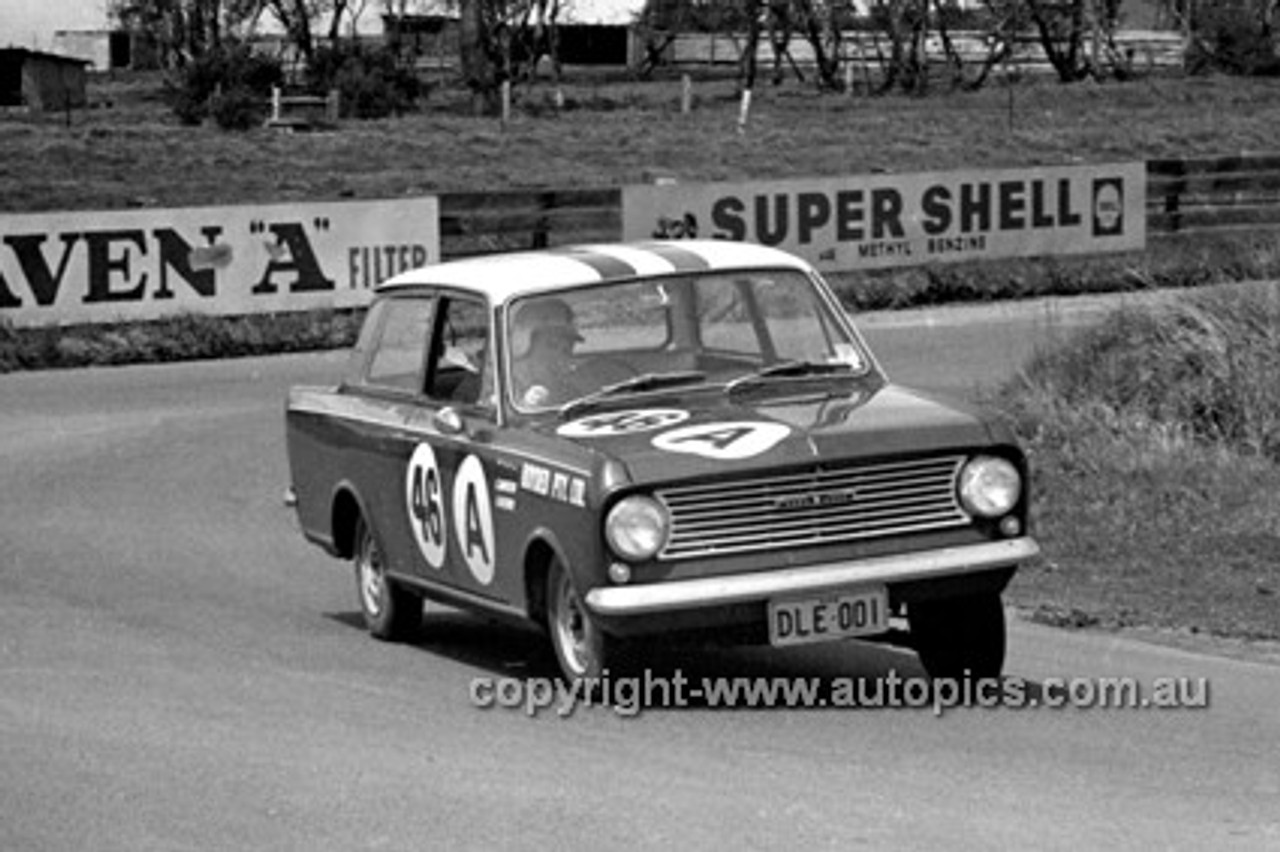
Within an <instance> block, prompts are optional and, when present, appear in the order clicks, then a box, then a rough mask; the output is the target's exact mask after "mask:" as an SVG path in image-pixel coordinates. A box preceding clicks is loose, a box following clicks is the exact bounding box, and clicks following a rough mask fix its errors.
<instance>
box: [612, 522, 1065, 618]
mask: <svg viewBox="0 0 1280 852" xmlns="http://www.w3.org/2000/svg"><path fill="white" fill-rule="evenodd" d="M1039 552H1040V545H1038V544H1037V543H1036V541H1035V539H1033V538H1031V537H1030V536H1025V537H1023V538H1014V539H1008V540H1007V541H996V542H989V543H986V544H971V545H964V546H962V547H947V548H942V549H938V550H925V551H921V552H919V553H903V554H895V555H892V556H876V557H871V558H867V559H859V560H857V561H856V562H826V563H820V564H818V565H805V566H804V567H801V568H783V569H781V570H778V571H758V572H754V573H751V574H733V575H730V576H727V577H707V578H705V579H700V580H678V581H675V582H670V583H649V584H645V585H638V586H609V587H601V588H596V589H592V590H591V591H589V592H587V606H588V607H590V609H591V611H592V612H595V613H597V614H598V615H602V616H628V615H643V614H645V613H654V612H671V611H675V610H686V609H698V608H702V607H713V606H720V605H727V604H739V603H750V602H752V601H762V600H767V599H768V598H772V597H775V596H777V595H793V594H805V593H814V592H826V591H831V590H834V589H841V588H848V587H850V586H858V585H866V584H868V583H903V582H912V581H920V580H930V579H942V578H944V577H956V576H963V575H965V574H974V573H977V572H980V571H988V570H991V569H993V568H1001V567H1006V566H1009V565H1013V564H1016V563H1018V562H1021V561H1023V560H1025V559H1030V558H1031V557H1033V556H1035V555H1036V554H1038V553H1039Z"/></svg>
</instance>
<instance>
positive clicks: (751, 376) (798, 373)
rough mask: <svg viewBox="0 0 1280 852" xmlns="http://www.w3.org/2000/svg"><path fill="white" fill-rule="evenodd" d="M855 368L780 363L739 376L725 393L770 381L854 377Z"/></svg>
mask: <svg viewBox="0 0 1280 852" xmlns="http://www.w3.org/2000/svg"><path fill="white" fill-rule="evenodd" d="M852 374H853V367H851V366H849V365H848V364H846V363H844V362H843V361H802V360H794V361H780V362H779V363H777V364H770V365H768V366H767V367H761V368H760V369H759V370H756V371H755V372H754V373H747V374H746V375H745V376H739V377H738V378H736V379H734V380H733V381H731V382H729V383H728V384H726V385H725V386H724V390H725V393H728V394H732V393H733V392H734V391H736V390H738V389H739V388H742V387H746V386H748V385H754V384H757V383H759V382H762V381H766V380H768V379H794V378H806V377H810V376H834V375H852Z"/></svg>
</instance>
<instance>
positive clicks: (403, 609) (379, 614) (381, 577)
mask: <svg viewBox="0 0 1280 852" xmlns="http://www.w3.org/2000/svg"><path fill="white" fill-rule="evenodd" d="M352 563H353V564H354V566H355V574H356V597H358V598H359V600H360V612H361V614H362V615H363V616H364V623H365V627H367V628H368V630H369V632H370V633H371V634H373V636H375V637H377V638H378V639H385V640H388V641H399V640H403V639H407V638H409V637H411V636H413V635H414V634H416V633H417V632H418V629H419V628H420V627H421V625H422V597H421V596H420V595H418V594H416V593H415V592H413V591H410V590H409V589H406V588H405V587H403V586H401V585H399V584H398V583H396V582H395V581H394V580H392V579H391V578H389V577H388V576H387V571H386V560H385V558H384V556H383V550H382V544H381V542H380V541H379V540H378V536H377V533H375V532H374V531H373V527H371V526H370V525H369V524H368V523H367V522H366V521H365V520H364V518H361V519H360V520H359V521H357V522H356V540H355V555H354V556H353V557H352Z"/></svg>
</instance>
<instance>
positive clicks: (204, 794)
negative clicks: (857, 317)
mask: <svg viewBox="0 0 1280 852" xmlns="http://www.w3.org/2000/svg"><path fill="white" fill-rule="evenodd" d="M1093 315H1094V314H1093V313H1091V312H1090V311H1083V312H1082V311H1079V310H1077V309H1075V308H1071V309H1069V310H1063V309H1062V308H1061V307H1060V306H1054V307H1047V308H1046V307H1043V306H1038V307H1032V308H1027V307H1021V308H1018V309H1008V310H1006V309H1001V308H997V309H987V310H985V311H971V310H964V309H959V310H953V311H943V312H922V313H912V314H909V315H887V316H870V317H867V318H866V322H865V328H866V330H867V333H868V336H869V337H870V339H871V340H872V343H873V345H875V346H876V348H877V351H878V352H879V354H880V355H881V357H882V360H883V361H884V362H885V363H886V365H887V366H888V367H889V368H890V370H891V371H892V372H893V373H894V375H895V377H897V378H899V379H902V380H910V381H914V382H917V383H919V384H923V385H925V386H927V387H930V388H932V389H935V390H949V391H956V392H961V393H967V392H970V391H971V390H972V389H973V388H974V387H975V386H976V385H977V384H978V383H981V382H983V381H990V380H991V379H992V378H994V377H997V376H1001V375H1007V374H1008V373H1009V371H1010V370H1012V369H1013V368H1014V366H1015V365H1016V363H1017V361H1018V359H1020V358H1022V357H1023V356H1025V355H1026V354H1027V353H1028V352H1029V351H1031V350H1032V349H1033V348H1034V346H1035V345H1037V343H1038V342H1039V341H1043V340H1045V339H1046V338H1047V337H1049V336H1052V335H1054V334H1058V333H1065V331H1066V330H1067V329H1069V327H1070V326H1072V325H1074V324H1076V323H1078V322H1081V321H1087V320H1088V319H1089V317H1091V316H1093ZM340 364H341V355H339V354H335V353H329V354H319V355H307V356H286V357H278V358H268V359H253V360H245V361H234V362H226V363H202V364H185V365H169V366H148V367H131V368H117V369H103V370H83V371H68V372H58V373H37V374H15V375H8V376H0V483H2V485H3V487H2V489H0V850H14V852H25V850H129V852H142V850H165V851H166V852H171V850H183V849H198V850H206V849H215V850H224V849H225V850H247V849H253V850H257V849H279V850H295V849H296V850H328V849H333V850H361V849H395V850H399V849H453V848H486V849H487V848H543V849H546V848H567V849H597V848H600V849H608V848H635V847H664V848H674V847H678V848H690V849H692V848H734V849H738V848H786V849H799V848H841V849H849V848H866V849H930V850H931V849H939V848H949V849H984V850H985V849H1020V850H1022V849H1072V850H1078V849H1090V848H1098V849H1117V848H1118V849H1143V850H1146V849H1153V848H1169V849H1197V850H1199V849H1259V850H1262V849H1277V848H1280V749H1278V748H1277V745H1276V744H1277V743H1280V711H1277V708H1280V667H1275V666H1269V665H1264V664H1257V663H1249V662H1242V661H1237V660H1232V659H1226V658H1222V657H1217V656H1212V655H1205V654H1199V653H1188V652H1185V651H1179V650H1173V649H1170V648H1167V647H1161V646H1156V645H1150V644H1144V643H1143V642H1140V641H1135V640H1133V639H1128V638H1119V637H1115V636H1109V635H1100V634H1087V633H1067V632H1060V631H1056V630H1052V629H1048V628H1042V627H1038V626H1035V625H1030V624H1025V623H1018V622H1015V623H1014V624H1013V626H1012V633H1011V638H1010V659H1009V666H1008V668H1009V672H1010V673H1011V674H1015V675H1018V676H1020V677H1023V678H1027V679H1029V681H1030V682H1031V684H1032V692H1031V695H1032V697H1038V698H1039V699H1041V700H1043V699H1044V698H1045V697H1047V696H1048V695H1050V693H1049V692H1043V693H1042V692H1041V691H1040V686H1042V685H1044V684H1046V683H1047V682H1048V680H1047V679H1051V678H1077V677H1078V678H1103V677H1130V678H1135V679H1136V682H1137V683H1138V684H1139V685H1142V686H1143V687H1144V688H1146V687H1150V686H1153V685H1154V684H1155V683H1156V682H1157V679H1158V678H1164V677H1182V678H1189V679H1191V680H1192V682H1193V683H1199V682H1200V679H1202V678H1203V679H1205V680H1204V685H1205V686H1206V688H1207V689H1208V693H1207V698H1208V701H1207V703H1208V706H1207V707H1202V708H1199V709H1178V710H1167V709H1164V710H1158V709H1151V708H1148V709H1130V710H1115V709H1110V710H1108V709H1100V708H1097V707H1094V708H1092V709H1083V708H1065V709H1046V708H1044V707H1039V708H1036V709H1020V710H1019V709H1011V708H1002V709H981V708H972V709H951V710H949V711H947V712H944V713H941V714H936V713H934V712H933V711H932V710H931V709H929V708H921V709H898V710H888V709H869V708H853V709H851V708H837V707H832V706H830V702H829V703H828V706H826V707H812V708H807V709H806V708H787V707H776V708H757V709H738V710H726V709H715V708H710V707H708V706H706V702H705V701H704V702H697V701H694V702H692V703H691V705H690V706H685V707H670V708H664V709H648V710H646V711H645V712H641V713H638V714H635V715H625V708H624V707H622V706H616V707H600V706H594V707H579V708H577V709H576V711H575V712H573V713H572V714H570V715H568V716H564V717H562V716H559V715H557V713H556V712H555V711H554V709H548V710H545V711H543V712H542V713H540V714H539V715H537V716H535V717H530V716H529V715H526V714H525V713H524V712H523V711H521V710H518V709H504V708H500V707H499V708H492V709H477V708H476V707H474V706H473V704H472V702H471V698H470V695H471V690H472V686H473V683H474V682H475V681H476V679H477V678H489V679H493V678H498V677H513V678H524V677H535V676H543V675H546V674H548V673H549V672H550V671H551V663H550V660H549V657H548V655H547V653H546V652H545V650H544V649H543V646H542V644H541V642H540V641H539V638H538V637H537V636H536V635H534V634H531V633H525V632H521V631H517V630H512V629H508V628H499V627H494V626H491V625H488V624H485V623H484V622H481V621H479V620H476V619H473V618H471V617H469V616H465V615H461V614H458V613H454V612H452V611H449V610H444V609H437V608H431V609H429V612H428V628H427V632H426V634H425V635H424V637H423V639H422V640H421V641H420V642H419V643H416V644H413V645H407V646H395V645H386V644H382V643H378V642H375V641H373V640H372V639H369V638H368V637H366V636H365V635H364V634H363V633H362V631H361V630H360V629H359V628H358V627H357V622H358V616H357V613H356V610H355V601H354V588H353V583H352V580H351V578H350V574H349V571H348V570H347V569H346V567H345V566H344V565H341V564H340V563H338V562H335V561H333V560H330V559H329V558H328V557H326V556H325V555H324V554H322V553H321V552H320V551H319V550H317V549H315V548H313V547H311V546H310V545H307V544H305V543H304V542H303V541H302V539H301V536H300V535H299V534H298V532H297V529H296V527H295V524H294V522H293V518H292V515H291V514H290V513H289V512H288V511H286V510H285V509H284V508H283V507H282V505H281V494H282V491H283V488H284V486H285V484H286V465H285V458H284V452H283V446H282V444H283V436H282V416H281V415H282V409H283V397H284V392H285V389H286V387H287V386H288V385H289V384H291V383H294V382H315V381H325V380H327V379H328V378H330V377H331V376H333V375H334V374H335V373H336V371H337V369H338V367H339V365H340ZM656 662H657V663H658V664H659V665H660V667H661V668H660V670H661V671H665V672H667V673H668V674H674V671H675V670H677V669H678V670H679V671H680V673H681V674H682V675H684V676H686V677H688V678H691V679H693V678H697V677H700V676H701V675H709V674H716V675H731V676H743V677H788V678H797V677H822V678H824V681H823V682H824V683H829V684H834V683H837V682H847V683H852V684H858V685H860V686H861V687H862V688H864V690H870V691H874V685H875V684H877V683H881V684H883V683H884V681H885V679H886V678H888V677H889V675H890V672H896V673H897V675H898V676H901V677H909V676H916V675H919V674H921V671H920V669H919V667H918V665H917V664H916V662H915V659H914V657H913V656H912V655H910V654H907V653H904V652H901V651H897V650H894V649H892V648H887V647H872V646H859V645H854V644H843V645H835V646H820V647H816V648H809V649H801V650H797V651H788V652H786V653H775V652H768V651H766V650H760V649H754V650H707V651H704V652H703V653H700V654H689V653H687V652H686V653H680V652H672V651H668V652H663V653H660V654H658V655H657V658H656ZM1089 683H1093V681H1089V682H1086V686H1087V685H1088V684H1089ZM655 688H656V687H655ZM863 694H864V695H865V694H867V693H866V692H865V691H864V693H863ZM1144 694H1146V693H1144ZM510 695H511V694H507V696H508V697H510Z"/></svg>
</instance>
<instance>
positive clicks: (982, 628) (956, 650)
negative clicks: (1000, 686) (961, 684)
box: [907, 593, 1005, 679]
mask: <svg viewBox="0 0 1280 852" xmlns="http://www.w3.org/2000/svg"><path fill="white" fill-rule="evenodd" d="M907 619H908V622H909V624H910V627H911V639H912V644H913V645H914V646H915V650H916V653H917V654H918V655H919V656H920V662H921V664H923V665H924V668H925V671H926V672H928V673H929V677H932V678H942V677H945V678H955V679H960V678H964V677H973V678H996V677H1000V673H1001V672H1002V671H1003V670H1004V656H1005V625H1004V605H1003V604H1002V603H1001V602H1000V595H999V594H997V593H986V594H978V595H968V596H965V597H959V598H946V599H944V600H937V601H924V602H921V603H914V604H911V605H910V606H909V607H908V608H907Z"/></svg>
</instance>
